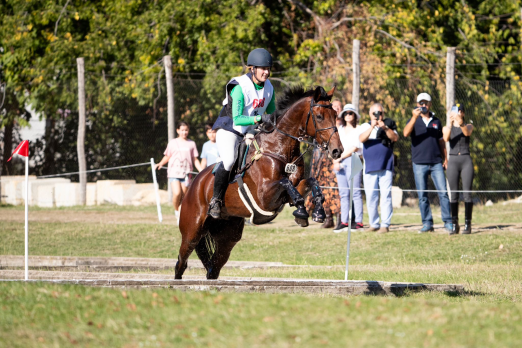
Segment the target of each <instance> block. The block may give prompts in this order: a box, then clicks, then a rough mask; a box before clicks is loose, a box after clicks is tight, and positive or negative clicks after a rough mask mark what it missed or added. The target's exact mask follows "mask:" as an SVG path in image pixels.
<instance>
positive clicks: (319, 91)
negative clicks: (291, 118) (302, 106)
mask: <svg viewBox="0 0 522 348" xmlns="http://www.w3.org/2000/svg"><path fill="white" fill-rule="evenodd" d="M322 91H324V89H323V87H321V86H317V87H316V88H315V91H314V102H316V103H317V102H319V100H320V99H321V96H322V95H323V94H322Z"/></svg>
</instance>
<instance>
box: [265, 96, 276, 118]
mask: <svg viewBox="0 0 522 348" xmlns="http://www.w3.org/2000/svg"><path fill="white" fill-rule="evenodd" d="M275 110H276V105H275V94H272V99H270V103H268V106H267V107H266V111H265V112H266V113H267V114H273V113H274V112H275Z"/></svg>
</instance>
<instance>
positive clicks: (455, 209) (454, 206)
mask: <svg viewBox="0 0 522 348" xmlns="http://www.w3.org/2000/svg"><path fill="white" fill-rule="evenodd" d="M450 206H451V222H452V224H453V227H452V229H451V232H450V233H449V234H450V235H452V234H458V233H459V231H460V226H459V202H458V201H457V202H450Z"/></svg>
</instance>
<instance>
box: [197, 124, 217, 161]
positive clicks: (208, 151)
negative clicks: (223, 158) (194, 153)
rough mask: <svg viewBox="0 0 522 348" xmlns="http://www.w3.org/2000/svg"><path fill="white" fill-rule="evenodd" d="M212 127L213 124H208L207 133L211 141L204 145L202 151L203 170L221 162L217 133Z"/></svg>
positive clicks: (206, 126)
mask: <svg viewBox="0 0 522 348" xmlns="http://www.w3.org/2000/svg"><path fill="white" fill-rule="evenodd" d="M212 126H213V124H212V123H207V124H206V125H205V133H206V134H207V138H208V139H209V140H208V141H207V142H206V143H204V144H203V149H201V157H200V158H201V168H206V167H208V166H211V165H213V164H214V163H216V162H219V152H218V148H217V145H216V131H215V130H213V129H212Z"/></svg>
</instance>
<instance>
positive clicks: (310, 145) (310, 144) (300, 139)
mask: <svg viewBox="0 0 522 348" xmlns="http://www.w3.org/2000/svg"><path fill="white" fill-rule="evenodd" d="M316 106H317V107H322V108H326V109H332V104H327V105H324V104H317V103H314V99H313V97H312V100H311V101H310V109H309V110H308V115H307V116H306V123H305V128H304V131H305V132H306V129H307V128H308V122H309V120H310V115H312V121H313V124H314V130H315V134H314V135H313V136H308V135H307V136H306V137H310V138H314V139H313V142H310V141H306V140H305V139H304V138H305V137H303V136H300V137H296V136H294V135H291V134H288V133H286V132H284V131H282V130H281V129H279V128H278V127H277V117H275V114H274V121H272V120H270V124H271V125H272V126H274V129H275V130H276V131H278V132H279V133H281V134H283V135H284V136H286V137H289V138H291V139H294V140H296V141H298V142H300V143H305V144H307V145H308V146H307V148H306V150H305V151H304V152H303V153H301V155H300V156H299V157H297V158H296V159H295V160H294V161H292V163H291V164H294V163H295V162H297V161H298V160H299V159H301V158H302V157H303V156H304V155H305V154H307V153H308V151H310V148H315V147H317V148H319V149H321V151H326V150H327V149H328V146H329V145H330V141H331V140H332V136H333V135H334V134H335V133H336V132H337V127H336V126H332V127H327V128H321V129H317V121H316V115H315V114H314V110H313V108H314V107H316ZM328 129H335V131H334V132H332V134H330V138H328V142H327V143H326V144H321V145H319V144H318V143H317V141H316V139H315V138H316V136H317V133H319V132H322V131H325V130H328ZM261 131H262V132H263V133H271V132H272V131H273V130H272V131H266V130H264V129H261ZM263 154H264V155H267V156H269V157H272V158H275V159H283V160H284V161H286V158H284V157H283V156H280V155H277V154H272V153H268V152H267V153H263Z"/></svg>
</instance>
